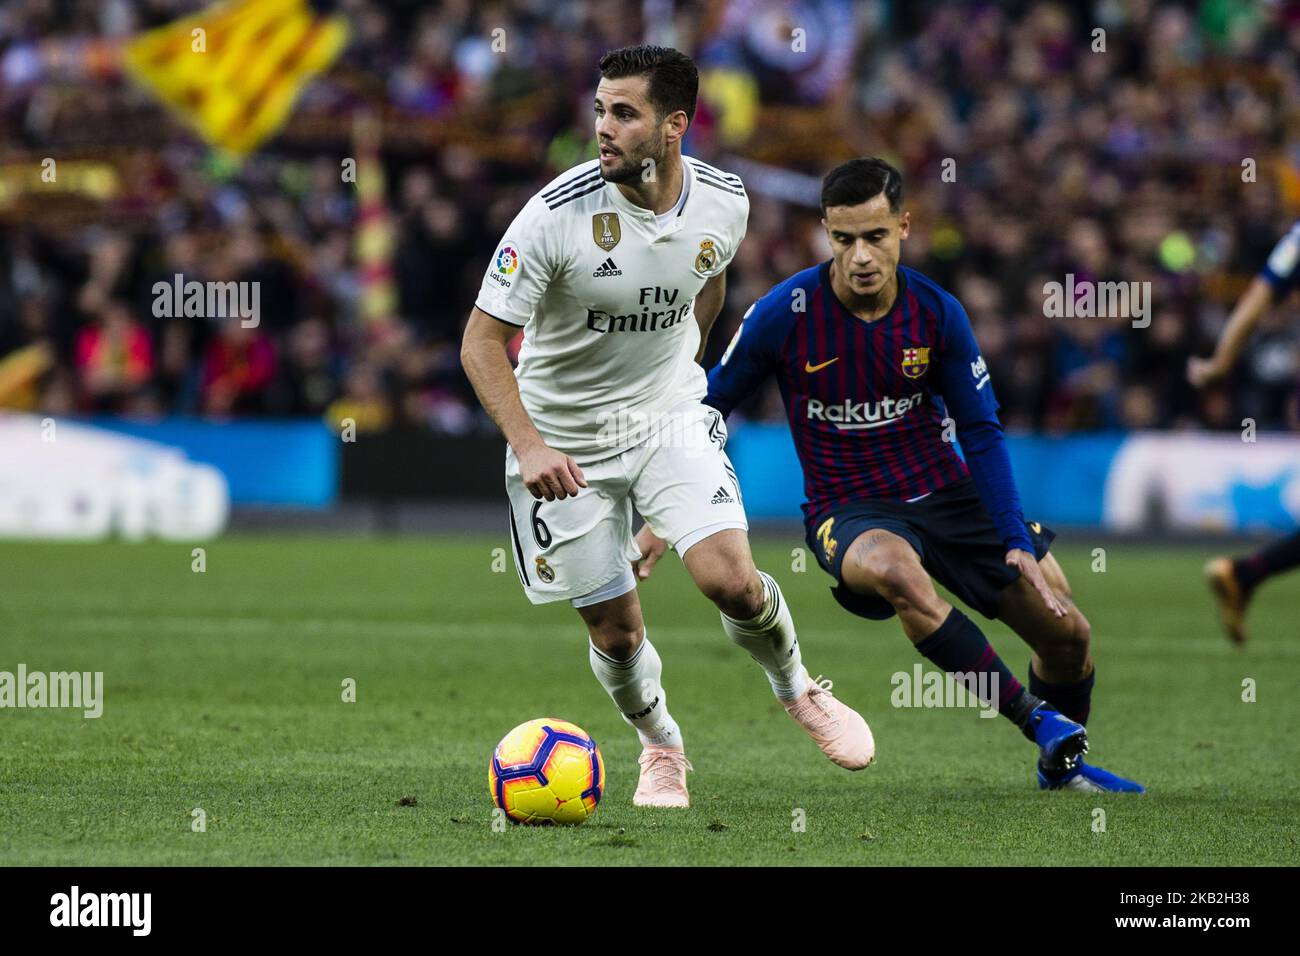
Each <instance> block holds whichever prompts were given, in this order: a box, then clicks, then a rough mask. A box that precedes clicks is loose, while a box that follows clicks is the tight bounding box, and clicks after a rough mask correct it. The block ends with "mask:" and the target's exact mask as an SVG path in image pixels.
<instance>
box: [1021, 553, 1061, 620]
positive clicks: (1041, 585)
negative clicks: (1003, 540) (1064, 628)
mask: <svg viewBox="0 0 1300 956" xmlns="http://www.w3.org/2000/svg"><path fill="white" fill-rule="evenodd" d="M1007 564H1008V565H1010V566H1011V567H1013V568H1015V569H1016V570H1017V571H1019V572H1020V574H1021V575H1022V576H1023V577H1024V579H1025V580H1026V581H1028V582H1029V583H1030V584H1032V585H1033V586H1034V590H1035V591H1037V592H1038V595H1039V597H1041V598H1042V599H1043V603H1044V604H1046V605H1047V609H1048V610H1049V611H1051V612H1052V613H1053V614H1054V615H1055V616H1056V617H1065V605H1064V604H1062V603H1061V599H1060V598H1058V597H1057V596H1056V592H1055V591H1053V590H1052V589H1051V588H1050V587H1048V586H1047V581H1046V580H1044V578H1043V572H1042V569H1041V568H1039V567H1038V559H1037V558H1035V557H1034V556H1033V555H1032V554H1030V553H1029V552H1028V551H1022V550H1020V549H1019V548H1012V549H1011V550H1010V551H1008V552H1007Z"/></svg>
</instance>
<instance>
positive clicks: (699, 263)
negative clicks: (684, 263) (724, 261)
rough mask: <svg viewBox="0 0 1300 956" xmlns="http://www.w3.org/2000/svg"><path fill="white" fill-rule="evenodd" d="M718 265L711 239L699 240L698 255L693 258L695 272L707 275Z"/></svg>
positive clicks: (716, 251) (716, 254)
mask: <svg viewBox="0 0 1300 956" xmlns="http://www.w3.org/2000/svg"><path fill="white" fill-rule="evenodd" d="M717 265H718V250H717V249H714V248H713V240H712V239H701V240H700V254H699V255H698V256H696V257H695V271H696V272H698V273H700V275H708V274H709V273H711V272H712V271H713V270H714V269H715V268H717Z"/></svg>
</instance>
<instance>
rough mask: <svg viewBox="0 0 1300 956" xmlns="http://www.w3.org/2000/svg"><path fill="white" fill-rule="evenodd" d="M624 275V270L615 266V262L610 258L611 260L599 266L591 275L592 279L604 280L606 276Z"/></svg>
mask: <svg viewBox="0 0 1300 956" xmlns="http://www.w3.org/2000/svg"><path fill="white" fill-rule="evenodd" d="M622 274H623V270H622V269H620V268H619V267H618V266H616V265H615V264H614V260H613V259H612V258H610V259H606V260H605V261H604V262H602V263H601V264H600V265H599V266H597V268H596V271H595V272H593V273H592V274H591V275H592V278H595V279H603V278H605V277H606V276H621V275H622Z"/></svg>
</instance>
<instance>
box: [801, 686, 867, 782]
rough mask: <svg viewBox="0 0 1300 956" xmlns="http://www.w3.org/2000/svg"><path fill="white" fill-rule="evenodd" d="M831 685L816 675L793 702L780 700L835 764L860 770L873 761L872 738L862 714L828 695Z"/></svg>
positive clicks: (848, 768)
mask: <svg viewBox="0 0 1300 956" xmlns="http://www.w3.org/2000/svg"><path fill="white" fill-rule="evenodd" d="M807 673H808V672H807V671H805V672H804V676H805V677H806V676H807ZM832 686H833V685H832V684H831V682H830V681H829V680H823V679H822V678H821V676H820V675H818V677H817V679H816V680H815V681H814V680H809V681H808V689H807V690H806V691H804V692H803V693H802V694H800V695H799V696H798V697H796V698H795V699H794V700H791V701H783V703H784V704H785V709H786V711H787V712H788V713H789V714H790V716H791V717H793V718H794V719H795V720H796V721H797V722H798V724H799V726H800V727H802V728H803V729H804V730H806V731H808V736H809V737H811V738H812V739H813V742H814V743H815V744H817V746H818V747H820V748H821V750H822V753H824V754H825V755H826V756H828V757H830V758H831V760H832V761H833V762H834V763H837V764H839V765H840V766H841V767H844V768H845V769H847V770H861V769H862V768H863V767H866V766H868V765H869V764H870V763H871V761H872V760H873V759H875V756H876V741H875V738H874V737H872V736H871V728H870V727H868V726H867V722H866V721H865V720H863V719H862V715H861V714H859V713H858V712H857V711H856V710H854V709H853V708H852V707H850V706H848V705H847V704H844V703H841V702H840V701H838V700H836V699H835V697H833V696H832V695H831V687H832Z"/></svg>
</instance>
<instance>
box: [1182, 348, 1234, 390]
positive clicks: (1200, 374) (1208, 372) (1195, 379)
mask: <svg viewBox="0 0 1300 956" xmlns="http://www.w3.org/2000/svg"><path fill="white" fill-rule="evenodd" d="M1227 377H1228V370H1227V369H1226V368H1223V367H1221V366H1220V365H1219V363H1218V362H1216V361H1215V360H1214V359H1212V358H1208V359H1203V358H1196V357H1195V356H1192V357H1191V358H1189V359H1188V360H1187V381H1189V382H1190V383H1191V384H1192V387H1194V388H1207V387H1209V386H1210V385H1213V384H1215V383H1216V382H1221V381H1223V379H1225V378H1227Z"/></svg>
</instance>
